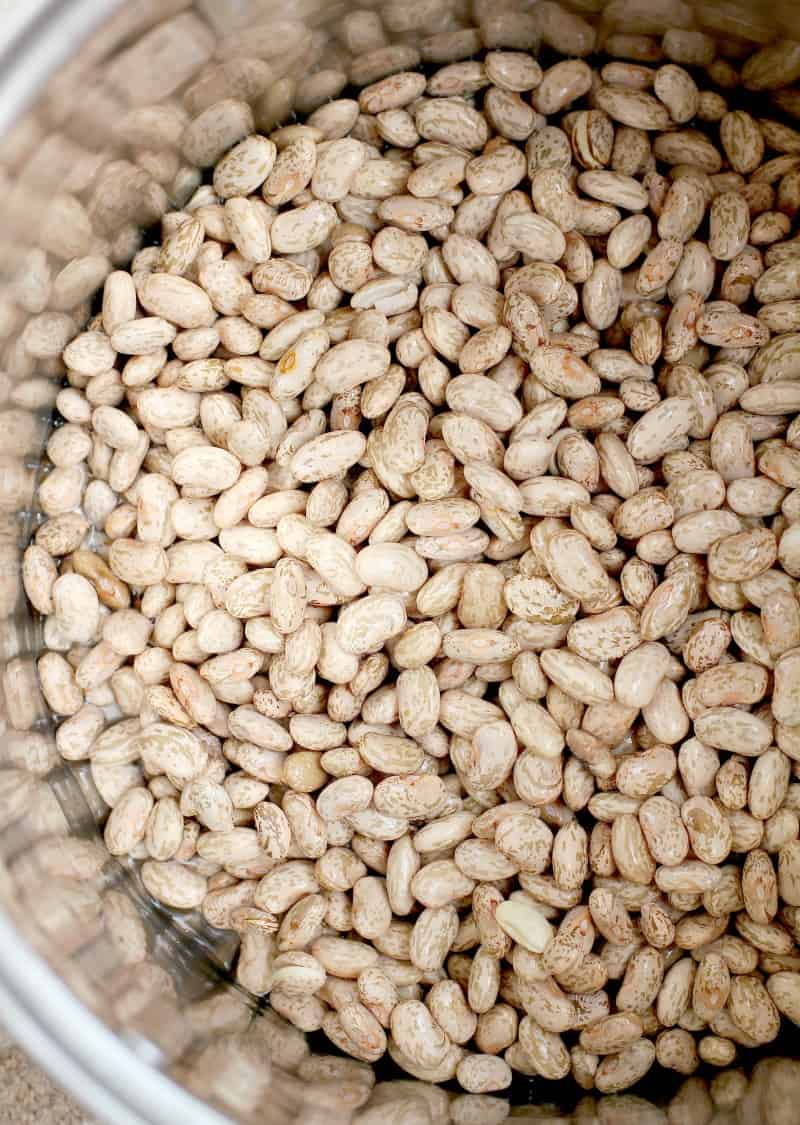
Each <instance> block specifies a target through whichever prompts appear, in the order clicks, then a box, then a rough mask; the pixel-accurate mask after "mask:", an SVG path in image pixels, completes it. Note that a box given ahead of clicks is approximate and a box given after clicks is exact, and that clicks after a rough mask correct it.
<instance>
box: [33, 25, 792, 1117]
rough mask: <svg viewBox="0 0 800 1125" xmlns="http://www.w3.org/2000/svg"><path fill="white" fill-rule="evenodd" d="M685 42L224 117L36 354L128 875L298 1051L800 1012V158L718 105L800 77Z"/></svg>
mask: <svg viewBox="0 0 800 1125" xmlns="http://www.w3.org/2000/svg"><path fill="white" fill-rule="evenodd" d="M541 7H542V11H543V12H544V11H545V9H546V10H547V14H548V18H549V19H550V20H551V21H555V23H554V28H553V29H550V32H549V34H550V37H551V38H555V39H558V35H557V34H556V32H559V34H560V35H561V41H568V42H570V43H573V42H574V43H575V44H576V45H575V46H574V48H573V49H572V50H566V51H565V52H564V53H566V54H573V53H574V54H575V55H581V54H585V53H586V52H585V51H584V50H583V49H582V47H583V46H584V39H585V35H586V34H587V33H588V32H591V34H592V36H593V35H594V31H593V30H592V29H591V28H590V27H589V25H588V24H586V23H585V22H584V21H583V20H582V19H581V18H580V17H578V16H575V15H572V14H570V13H568V12H566V11H564V10H562V9H560V8H558V6H557V5H554V4H547V5H545V4H544V3H543V4H542V5H541ZM368 14H369V13H365V15H368ZM542 18H543V19H544V16H543V17H542ZM559 20H560V21H561V24H560V25H558V26H556V24H557V23H558V21H559ZM559 27H560V31H559ZM584 29H588V32H585V31H584ZM452 35H453V36H456V37H457V36H458V35H461V38H462V39H464V37H465V35H466V33H462V32H459V33H456V32H453V33H452ZM570 37H571V38H570ZM434 38H435V37H434ZM616 38H617V39H619V40H620V44H621V42H622V40H623V39H625V41H626V49H627V51H628V52H629V54H630V53H631V52H633V53H634V55H635V51H633V40H635V39H636V36H628V37H625V36H622V35H619V36H617V37H616ZM629 40H630V42H628V41H629ZM592 41H593V40H592ZM453 42H454V43H455V39H454V40H453ZM465 43H466V46H467V47H468V50H466V53H467V54H471V53H472V52H474V51H475V50H476V48H478V47H480V43H476V44H472V41H471V40H469V39H468V36H467V39H465ZM606 48H607V50H608V51H609V52H610V53H611V54H613V50H612V47H611V45H610V43H609V44H607V45H606ZM463 49H464V44H462V45H461V47H460V48H454V55H455V57H456V58H457V59H459V58H460V56H459V53H458V52H459V50H462V51H463ZM660 49H661V50H663V53H664V56H665V57H666V59H667V60H668V61H666V62H662V63H655V64H651V63H650V61H649V60H648V59H647V58H645V59H644V61H630V58H625V57H623V58H613V57H611V58H609V57H608V55H606V61H602V58H601V61H599V62H596V63H594V64H593V65H590V63H589V62H587V61H585V60H584V59H583V58H579V57H572V58H569V57H567V58H564V59H563V60H561V61H556V62H553V63H552V65H547V64H546V60H545V62H544V63H543V65H540V63H539V62H538V61H537V59H536V58H535V57H534V56H533V54H531V53H530V52H528V51H514V50H502V49H500V50H497V49H495V50H489V51H488V53H482V57H481V59H480V61H478V60H473V59H467V60H466V61H463V60H461V61H455V62H452V63H449V64H448V65H444V66H442V67H441V68H440V69H436V70H433V71H432V72H431V73H430V74H429V75H426V74H424V73H422V72H421V71H418V70H415V69H402V68H400V69H399V70H398V72H397V73H386V70H387V69H388V70H391V69H393V68H392V66H391V65H389V66H388V68H386V67H384V70H383V71H380V67H379V68H378V70H379V74H378V77H377V80H375V81H370V80H369V79H368V78H367V77H366V75H365V81H364V83H363V88H362V89H361V90H360V91H359V92H358V93H357V94H356V95H354V96H353V97H346V96H343V97H340V98H337V99H335V100H332V101H327V102H325V103H324V104H322V105H320V106H319V107H318V108H316V109H314V111H313V112H311V113H310V114H309V115H308V116H307V118H306V120H305V122H304V123H303V124H290V125H286V126H284V127H281V128H278V129H276V130H275V131H273V132H272V133H271V134H270V135H260V134H259V133H256V132H253V131H252V116H251V115H250V116H248V115H249V114H250V110H249V107H248V106H247V105H246V103H244V102H240V101H237V100H236V99H226V100H223V101H220V102H216V103H215V104H213V105H211V106H210V107H208V108H206V109H204V110H203V112H201V113H200V114H199V115H198V116H197V117H196V118H195V119H194V120H193V121H192V122H191V123H190V124H189V125H188V126H187V127H186V133H185V135H184V137H183V140H182V145H183V150H184V152H186V153H192V154H193V155H192V157H191V158H192V159H194V160H195V161H196V162H197V163H199V164H205V165H207V166H209V167H210V166H211V165H214V167H213V177H211V180H210V182H208V183H206V184H203V185H201V186H199V187H197V189H196V191H195V192H194V194H193V195H192V196H191V198H189V199H188V201H187V202H186V203H185V206H183V208H182V209H181V210H175V211H170V212H168V213H166V214H165V215H164V217H163V220H162V224H161V231H160V242H159V244H158V245H153V246H147V247H145V248H144V249H142V250H140V251H139V252H138V253H137V254H136V256H135V257H134V259H133V261H132V264H131V267H130V270H129V271H126V270H115V271H113V272H111V273H109V274H108V276H107V277H106V278H105V281H104V287H103V292H102V309H101V311H100V312H98V313H97V315H95V316H93V317H92V318H91V319H90V321H89V323H88V325H87V326H86V329H85V331H82V332H79V333H77V334H76V331H77V329H76V326H75V324H74V322H73V321H72V320H71V318H70V317H69V316H68V315H66V314H63V313H61V314H59V313H52V314H51V313H46V314H42V315H41V316H39V317H36V318H33V319H32V320H31V322H30V323H29V325H28V327H27V329H26V334H25V337H24V340H23V342H24V343H25V344H26V346H27V347H28V349H29V351H30V353H31V354H32V355H37V354H40V355H44V354H53V342H54V340H55V342H56V343H55V350H56V352H59V351H61V350H62V349H63V362H64V365H65V368H66V373H67V377H66V385H65V387H64V388H63V389H62V390H61V392H60V393H59V395H58V399H57V408H58V411H59V412H60V416H61V418H62V420H63V421H62V424H60V425H59V426H58V427H57V428H56V429H55V430H54V431H53V433H52V436H51V437H50V439H49V442H48V445H47V455H48V458H49V462H50V465H51V468H50V470H49V472H48V473H47V475H46V476H45V477H44V479H43V480H42V483H41V487H40V489H39V494H38V500H39V505H40V508H41V511H42V513H43V516H44V519H43V522H41V524H40V525H39V526H38V528H37V530H36V532H35V535H34V537H33V541H32V542H31V544H30V546H29V547H28V548H27V551H26V552H25V557H24V571H23V578H24V585H25V590H26V592H27V595H28V598H29V599H30V602H31V603H32V605H33V606H34V607H35V609H36V610H37V611H38V612H39V613H40V614H41V615H42V617H43V635H44V644H45V651H44V652H43V654H42V655H41V657H40V659H39V661H38V673H39V678H40V682H41V688H42V691H43V693H44V696H45V699H46V701H47V703H48V705H49V707H50V708H51V710H52V711H53V712H54V713H55V714H56V715H57V717H58V718H59V720H60V725H59V727H58V730H57V733H56V740H57V747H58V750H59V752H60V753H61V755H62V757H63V758H64V759H65V760H66V761H67V762H75V763H81V762H87V761H88V763H89V767H90V771H91V777H92V780H93V782H94V785H95V787H96V789H97V791H98V793H99V794H100V796H101V797H102V799H103V801H104V802H105V803H106V804H107V805H108V806H109V807H110V812H109V814H108V818H107V820H106V823H105V829H104V832H105V844H106V846H107V849H108V851H109V852H110V853H111V854H112V855H114V856H124V857H131V858H132V859H133V860H135V861H137V870H138V872H139V875H140V877H141V881H142V883H143V885H144V887H145V888H146V890H147V892H149V894H150V895H151V896H152V897H153V898H154V899H156V900H157V901H158V902H159V903H161V904H163V905H164V906H166V907H168V908H170V909H174V910H178V911H201V912H202V915H203V917H204V918H205V920H206V922H207V923H208V924H209V925H210V926H212V927H215V928H217V929H219V930H230V931H235V932H236V933H237V934H238V935H240V948H239V954H238V961H237V965H236V974H237V979H238V981H239V982H240V984H241V985H243V986H244V987H245V988H246V989H248V990H250V991H251V992H252V993H253V994H255V995H257V996H268V997H269V1002H270V1005H271V1007H272V1009H273V1010H274V1012H276V1013H278V1014H279V1015H280V1016H281V1017H283V1018H284V1019H286V1020H288V1021H289V1022H290V1023H291V1024H293V1025H294V1026H295V1027H297V1028H299V1029H301V1030H303V1031H307V1032H311V1031H317V1030H320V1029H321V1030H322V1031H323V1032H324V1033H325V1035H327V1037H328V1038H329V1040H330V1041H331V1042H332V1043H333V1044H334V1045H335V1046H336V1047H337V1048H339V1049H340V1050H341V1051H343V1052H345V1053H346V1054H347V1055H350V1056H353V1057H354V1058H355V1059H357V1060H361V1061H362V1062H366V1063H373V1062H375V1061H377V1060H378V1059H379V1058H381V1056H383V1055H384V1053H386V1052H388V1054H389V1055H390V1056H391V1058H392V1059H393V1060H394V1062H395V1063H396V1064H398V1065H399V1067H401V1068H402V1069H403V1070H405V1071H407V1072H408V1073H410V1074H411V1075H413V1076H415V1077H417V1078H420V1079H423V1080H425V1081H429V1082H434V1083H436V1082H446V1081H449V1080H451V1079H456V1080H457V1082H458V1083H459V1084H460V1086H461V1087H462V1088H463V1089H464V1090H465V1091H467V1092H470V1093H491V1092H496V1091H502V1090H503V1089H505V1088H506V1087H508V1086H509V1084H510V1083H511V1081H512V1074H513V1072H514V1071H518V1072H521V1073H522V1074H524V1075H537V1076H541V1077H542V1078H546V1079H560V1078H563V1077H565V1076H566V1075H568V1074H571V1075H572V1076H573V1077H574V1079H575V1080H576V1081H577V1082H578V1083H579V1085H580V1086H581V1087H583V1088H584V1089H586V1090H591V1089H596V1090H598V1091H599V1092H602V1093H613V1092H617V1091H619V1090H622V1089H625V1088H627V1087H629V1086H631V1085H632V1084H633V1083H635V1082H636V1081H637V1080H639V1079H640V1078H641V1077H642V1076H643V1075H644V1074H645V1073H646V1072H647V1071H648V1070H649V1069H650V1067H651V1066H652V1065H653V1063H654V1062H655V1061H657V1062H658V1063H660V1064H661V1065H662V1066H664V1067H667V1068H672V1069H674V1070H677V1071H679V1072H680V1073H681V1074H685V1075H689V1074H691V1073H692V1072H693V1071H694V1070H695V1069H696V1068H697V1067H698V1065H699V1063H700V1061H701V1060H702V1061H704V1062H705V1063H708V1064H711V1065H712V1066H718V1067H726V1066H728V1065H729V1064H731V1063H732V1062H733V1061H734V1060H735V1059H736V1058H737V1055H738V1053H739V1051H740V1049H741V1048H749V1047H755V1046H760V1045H762V1044H766V1043H769V1042H770V1041H772V1040H773V1039H774V1038H775V1037H776V1036H777V1035H778V1032H779V1029H780V1026H781V1017H782V1016H783V1017H785V1018H786V1019H787V1020H788V1021H791V1022H794V1023H800V954H799V953H798V950H797V947H796V943H797V941H798V940H800V820H799V814H800V782H799V781H798V780H797V779H798V777H800V764H799V763H800V600H798V579H800V420H798V413H800V240H798V239H795V238H794V237H792V234H793V228H794V226H795V223H796V218H797V214H798V211H800V131H797V130H795V129H793V128H792V127H790V126H788V125H786V124H784V123H783V122H782V121H779V120H774V119H772V118H761V117H754V116H751V114H750V112H748V109H747V108H730V106H729V104H728V100H727V97H726V94H725V88H726V87H727V86H728V85H731V84H732V83H731V82H730V81H729V79H730V73H731V72H733V75H734V78H735V79H736V80H741V82H742V83H743V85H744V87H745V89H746V90H749V91H756V92H758V91H761V90H765V89H776V88H781V87H785V86H787V85H789V84H790V83H791V82H792V81H793V80H794V79H795V78H797V77H798V74H800V64H798V50H799V48H798V45H797V44H792V43H779V44H777V45H774V46H770V47H765V48H762V49H760V50H758V51H756V53H755V54H753V55H751V56H750V58H748V59H747V60H746V61H744V62H743V63H741V64H740V70H741V74H738V72H737V70H736V68H735V66H734V64H733V63H731V62H730V61H728V60H726V59H725V58H721V57H720V58H717V57H716V55H715V45H714V41H713V40H712V39H710V38H709V37H708V36H707V35H705V34H703V33H702V32H699V31H689V30H686V31H683V30H675V31H671V32H668V33H667V34H666V35H665V36H664V39H663V44H662V45H661V48H660ZM386 50H387V51H390V50H391V49H390V48H386ZM398 50H400V49H399V48H398ZM375 53H376V54H379V53H380V52H375ZM622 53H623V54H624V52H622ZM643 53H646V52H643ZM401 54H402V51H401ZM444 57H445V58H446V55H445V56H444ZM593 57H594V56H593ZM598 57H599V56H598ZM687 68H688V69H687ZM705 82H708V83H709V88H704V83H705ZM698 83H699V85H698ZM345 92H346V91H345ZM783 100H784V103H785V104H787V105H789V104H790V103H791V97H790V96H789V94H787V95H786V96H785V97H784V99H783ZM739 103H740V104H742V105H745V106H746V105H747V97H744V98H740V99H739ZM154 120H155V118H154ZM48 349H49V350H48ZM487 1112H488V1110H487ZM465 1120H466V1119H465ZM483 1120H484V1121H485V1120H488V1117H484V1118H483Z"/></svg>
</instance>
